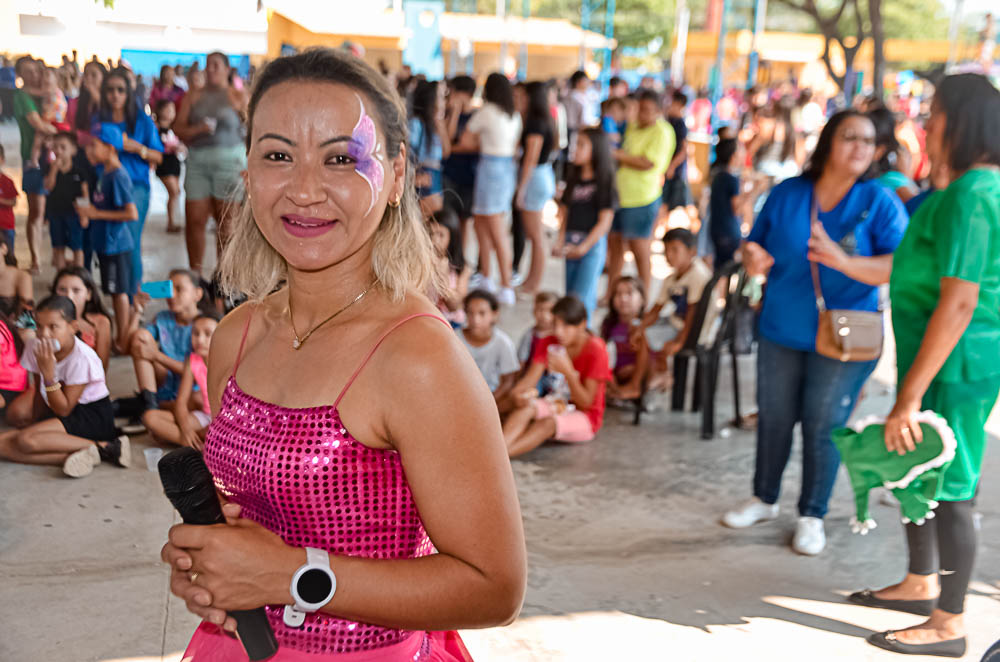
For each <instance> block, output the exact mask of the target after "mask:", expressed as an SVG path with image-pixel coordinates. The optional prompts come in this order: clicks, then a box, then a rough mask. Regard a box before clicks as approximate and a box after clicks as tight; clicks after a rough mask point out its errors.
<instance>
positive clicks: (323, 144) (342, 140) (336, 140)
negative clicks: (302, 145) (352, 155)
mask: <svg viewBox="0 0 1000 662" xmlns="http://www.w3.org/2000/svg"><path fill="white" fill-rule="evenodd" d="M267 138H272V139H274V140H280V141H281V142H283V143H287V144H288V145H291V146H292V147H295V146H296V145H295V142H294V141H292V140H290V139H288V138H286V137H284V136H279V135H278V134H277V133H265V134H264V135H262V136H261V137H260V138H258V139H257V142H260V141H261V140H266V139H267ZM350 141H351V137H350V136H337V137H336V138H330V139H329V140H324V141H323V142H321V143H320V144H319V146H320V147H326V146H327V145H333V144H334V143H346V142H350Z"/></svg>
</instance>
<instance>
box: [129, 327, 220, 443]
mask: <svg viewBox="0 0 1000 662" xmlns="http://www.w3.org/2000/svg"><path fill="white" fill-rule="evenodd" d="M218 325H219V319H218V317H217V316H216V315H215V314H214V313H203V314H201V315H199V316H198V317H197V318H195V320H194V324H192V325H191V354H190V355H189V356H188V358H187V361H185V362H184V373H183V374H182V375H181V382H180V386H178V387H177V401H176V402H174V409H173V412H169V411H165V410H162V409H150V410H149V411H147V412H146V413H145V414H143V417H142V422H143V424H144V425H145V426H146V429H147V430H149V432H150V434H152V435H153V439H156V440H157V441H164V442H169V443H171V444H177V445H178V446H190V447H191V448H194V449H196V450H199V451H200V450H202V448H203V447H204V444H205V429H206V428H207V427H208V424H209V423H210V422H211V421H212V415H211V408H210V406H209V403H208V365H207V363H206V362H207V361H208V349H209V347H211V345H212V334H213V333H215V328H216V327H217V326H218ZM196 386H197V388H198V392H197V394H196V395H195V398H194V400H193V401H192V399H191V396H192V394H194V393H195V391H194V388H195V387H196Z"/></svg>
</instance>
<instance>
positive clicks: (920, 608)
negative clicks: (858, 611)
mask: <svg viewBox="0 0 1000 662" xmlns="http://www.w3.org/2000/svg"><path fill="white" fill-rule="evenodd" d="M847 601H848V602H852V603H854V604H856V605H861V606H862V607H875V608H876V609H892V610H894V611H902V612H906V613H907V614H916V615H917V616H930V615H931V612H932V611H934V606H935V605H936V604H937V600H886V599H884V598H879V597H876V595H875V592H874V591H872V590H871V589H870V588H866V589H865V590H863V591H858V592H857V593H851V594H850V595H849V596H847Z"/></svg>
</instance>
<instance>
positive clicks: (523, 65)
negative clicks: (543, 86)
mask: <svg viewBox="0 0 1000 662" xmlns="http://www.w3.org/2000/svg"><path fill="white" fill-rule="evenodd" d="M521 16H522V17H523V18H524V22H525V26H524V30H522V32H521V36H522V39H521V56H520V60H521V61H520V62H519V63H518V67H517V79H518V80H527V78H528V42H527V41H526V39H527V37H526V36H525V35H526V34H527V31H528V29H527V28H528V26H527V22H528V21H529V20H530V19H531V0H521Z"/></svg>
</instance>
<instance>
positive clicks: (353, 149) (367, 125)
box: [347, 95, 385, 216]
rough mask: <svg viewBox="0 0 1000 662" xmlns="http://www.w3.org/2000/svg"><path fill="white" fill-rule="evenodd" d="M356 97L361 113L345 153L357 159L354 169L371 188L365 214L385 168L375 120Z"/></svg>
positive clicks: (377, 193) (375, 196) (369, 211)
mask: <svg viewBox="0 0 1000 662" xmlns="http://www.w3.org/2000/svg"><path fill="white" fill-rule="evenodd" d="M355 96H357V97H358V104H359V105H360V106H361V115H360V116H359V117H358V123H357V124H356V125H355V126H354V130H353V131H352V132H351V142H349V143H348V145H347V154H348V156H350V157H351V158H352V159H354V160H355V161H357V163H356V164H355V166H354V171H355V172H356V173H358V174H359V175H361V178H362V179H364V180H365V181H366V182H368V186H369V188H370V189H371V194H372V201H371V204H370V205H368V211H366V212H365V215H366V216H367V215H368V214H370V213H371V210H372V207H374V206H375V200H376V199H378V196H379V194H380V193H381V192H382V184H383V183H384V181H385V168H383V166H382V145H381V144H379V143H377V142H376V135H375V122H374V121H373V120H372V118H371V117H369V116H368V114H367V113H366V112H365V104H364V102H363V101H362V100H361V97H360V96H358V95H355Z"/></svg>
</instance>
